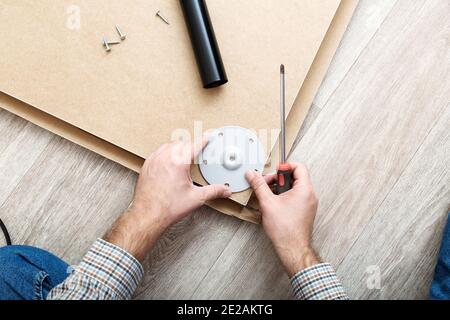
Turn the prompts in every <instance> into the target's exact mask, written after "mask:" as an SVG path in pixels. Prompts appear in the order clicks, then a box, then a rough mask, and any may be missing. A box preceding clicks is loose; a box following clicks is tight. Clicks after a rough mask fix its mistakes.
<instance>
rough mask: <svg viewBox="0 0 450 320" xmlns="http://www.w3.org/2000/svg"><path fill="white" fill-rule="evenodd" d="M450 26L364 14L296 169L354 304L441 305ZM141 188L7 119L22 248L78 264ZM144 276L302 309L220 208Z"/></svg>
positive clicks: (174, 290)
mask: <svg viewBox="0 0 450 320" xmlns="http://www.w3.org/2000/svg"><path fill="white" fill-rule="evenodd" d="M449 16H450V2H449V1H448V0H398V1H395V0H362V1H361V3H360V5H359V7H358V9H357V12H356V14H355V16H354V19H353V21H352V24H351V26H350V28H349V30H348V32H347V34H346V36H345V39H344V41H343V43H342V45H341V48H340V49H339V52H338V54H337V55H336V57H335V59H334V62H333V64H332V66H331V68H330V71H329V74H328V76H327V79H326V81H325V82H324V84H323V86H322V88H321V90H320V93H319V94H318V96H317V98H316V100H315V103H314V106H313V108H312V111H311V113H310V115H309V118H308V121H307V122H306V124H305V125H304V127H303V129H302V131H301V133H300V134H299V139H298V141H297V147H296V148H295V150H294V151H293V153H292V155H291V159H292V160H295V161H303V162H305V163H306V164H307V165H308V166H309V167H310V169H311V173H312V176H313V180H314V183H315V187H316V189H317V193H318V195H319V197H320V200H321V203H320V209H319V213H318V219H317V223H316V229H315V234H314V239H315V243H316V247H317V249H318V251H319V252H320V254H321V256H322V257H323V258H324V259H325V260H327V261H330V262H331V263H333V264H334V266H335V267H336V268H337V270H338V273H339V276H340V277H341V279H342V281H343V283H344V285H345V287H346V288H347V290H348V292H349V294H350V295H351V296H352V297H353V298H355V299H366V298H370V299H426V298H427V296H428V289H429V285H430V281H431V279H432V275H433V269H434V264H435V261H436V256H437V253H438V250H439V242H440V240H441V237H442V230H443V227H444V223H445V221H446V219H447V212H448V211H449V209H450V186H449V182H450V130H449V128H450V19H449ZM135 181H136V175H135V174H134V173H132V172H130V171H129V170H126V169H124V168H123V167H121V166H119V165H117V164H115V163H112V162H111V161H108V160H105V159H104V158H102V157H100V156H98V155H96V154H94V153H92V152H89V151H87V150H85V149H83V148H81V147H78V146H76V145H74V144H72V143H69V142H67V141H65V140H64V139H61V138H59V137H57V136H55V135H53V134H51V133H48V132H46V131H45V130H42V129H40V128H38V127H36V126H34V125H32V124H30V123H28V122H26V121H24V120H22V119H20V118H17V117H15V116H13V115H11V114H10V113H8V112H6V111H0V217H1V218H2V219H3V220H4V221H5V223H6V224H7V225H8V227H9V229H10V232H11V234H12V237H13V240H14V242H15V243H18V244H29V245H35V246H39V247H43V248H45V249H48V250H51V251H53V252H54V253H55V254H57V255H59V256H61V257H62V258H64V259H65V260H67V261H68V262H69V263H72V264H76V263H77V262H78V261H79V260H80V258H81V257H82V256H83V254H84V253H85V251H86V250H87V249H88V248H89V246H90V245H91V243H92V242H93V241H94V240H95V239H96V238H97V237H99V236H102V234H103V233H104V232H105V231H106V230H107V229H108V228H109V226H110V225H111V224H112V223H113V221H114V220H115V219H116V218H117V216H119V215H120V214H121V213H122V212H123V211H124V210H125V209H126V208H127V206H128V204H129V203H130V200H131V197H132V193H133V187H134V183H135ZM0 241H1V242H0V244H1V243H3V242H2V241H3V240H0ZM145 267H146V269H147V274H146V276H145V279H144V282H143V284H142V286H141V287H140V289H139V291H138V293H137V296H136V298H137V299H190V298H199V299H213V298H224V299H231V298H236V299H240V298H244V299H245V298H250V299H284V298H289V297H290V289H289V282H288V279H287V277H286V275H285V274H284V272H283V269H282V267H281V266H280V264H279V261H278V259H277V257H276V256H275V254H274V251H273V249H272V247H271V244H270V243H269V241H268V240H267V238H266V236H265V235H264V233H263V231H262V229H261V227H260V226H256V225H252V224H249V223H245V222H241V221H239V220H236V219H234V218H231V217H227V216H224V215H221V214H218V213H217V212H215V211H213V210H211V209H209V208H202V209H200V210H198V211H197V212H195V214H194V215H192V217H190V218H188V219H187V220H185V221H183V222H181V223H180V224H178V225H176V226H175V227H173V228H172V229H171V230H170V231H169V232H168V233H167V234H166V235H165V236H164V238H163V239H161V241H159V243H158V245H157V247H156V248H155V249H154V250H153V252H152V253H151V254H150V255H149V258H148V260H147V262H146V265H145ZM377 272H379V274H380V280H381V282H380V287H379V288H377V286H376V285H375V288H374V285H373V284H374V283H375V284H376V283H377V281H375V282H374V281H373V280H374V276H376V275H377ZM375 279H376V278H375Z"/></svg>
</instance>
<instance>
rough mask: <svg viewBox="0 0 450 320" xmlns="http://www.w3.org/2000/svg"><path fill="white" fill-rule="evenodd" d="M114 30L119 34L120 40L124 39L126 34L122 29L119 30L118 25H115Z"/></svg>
mask: <svg viewBox="0 0 450 320" xmlns="http://www.w3.org/2000/svg"><path fill="white" fill-rule="evenodd" d="M116 30H117V33H118V34H119V36H120V40H125V39H126V38H127V35H126V34H123V33H122V30H120V28H119V26H118V25H116Z"/></svg>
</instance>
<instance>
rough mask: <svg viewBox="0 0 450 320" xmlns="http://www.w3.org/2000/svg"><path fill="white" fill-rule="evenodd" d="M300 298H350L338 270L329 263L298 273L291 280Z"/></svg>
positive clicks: (296, 294) (296, 296)
mask: <svg viewBox="0 0 450 320" xmlns="http://www.w3.org/2000/svg"><path fill="white" fill-rule="evenodd" d="M291 283H292V287H293V290H294V297H295V298H296V299H298V300H348V299H349V297H348V296H347V294H346V293H345V291H344V288H343V287H342V285H341V283H340V281H339V279H338V277H337V275H336V272H335V271H334V269H333V267H332V266H331V265H330V264H328V263H323V264H319V265H316V266H313V267H311V268H308V269H305V270H303V271H300V272H299V273H297V274H296V275H295V276H294V277H293V278H292V280H291Z"/></svg>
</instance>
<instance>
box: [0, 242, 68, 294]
mask: <svg viewBox="0 0 450 320" xmlns="http://www.w3.org/2000/svg"><path fill="white" fill-rule="evenodd" d="M68 267H69V265H68V264H67V263H65V262H64V261H62V260H61V259H59V258H57V257H55V256H54V255H52V254H51V253H48V252H47V251H44V250H41V249H37V248H33V247H27V246H8V247H3V248H0V300H45V298H46V297H47V294H48V293H49V291H50V290H51V289H53V288H54V287H56V286H57V285H58V284H60V283H61V282H63V281H64V280H65V279H66V278H67V277H68V276H69V273H67V272H68V271H69V270H70V269H68Z"/></svg>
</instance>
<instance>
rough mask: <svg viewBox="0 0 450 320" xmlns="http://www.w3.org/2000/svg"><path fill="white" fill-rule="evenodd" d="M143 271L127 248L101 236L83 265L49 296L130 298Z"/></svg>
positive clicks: (59, 298)
mask: <svg viewBox="0 0 450 320" xmlns="http://www.w3.org/2000/svg"><path fill="white" fill-rule="evenodd" d="M143 274H144V270H143V268H142V266H141V264H140V263H139V262H138V261H137V260H136V259H135V258H134V257H133V256H132V255H130V254H129V253H128V252H126V251H124V250H122V249H121V248H119V247H117V246H115V245H113V244H111V243H108V242H106V241H104V240H102V239H98V240H97V241H96V242H95V243H94V245H93V246H92V247H91V249H90V250H89V252H88V253H87V254H86V255H85V256H84V258H83V260H82V261H81V263H80V265H79V266H78V267H76V268H75V270H74V272H73V273H72V274H71V275H70V276H69V277H68V278H67V279H66V280H65V281H64V282H63V283H61V284H60V285H58V286H57V287H55V288H54V289H53V290H52V291H50V293H49V294H48V297H47V299H48V300H126V299H131V297H132V295H133V293H134V291H135V290H136V288H137V286H138V284H139V282H140V281H141V279H142V277H143Z"/></svg>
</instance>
